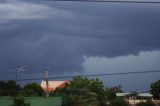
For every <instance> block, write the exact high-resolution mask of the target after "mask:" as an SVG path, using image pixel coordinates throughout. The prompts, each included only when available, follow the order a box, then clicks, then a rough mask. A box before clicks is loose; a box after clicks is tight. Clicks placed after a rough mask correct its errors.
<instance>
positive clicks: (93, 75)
mask: <svg viewBox="0 0 160 106" xmlns="http://www.w3.org/2000/svg"><path fill="white" fill-rule="evenodd" d="M159 72H160V70H152V71H134V72H121V73H108V74H88V75H83V74H82V75H73V76H60V77H49V78H48V79H50V80H52V79H64V78H73V77H76V76H82V77H101V76H116V75H127V74H145V73H159ZM29 80H44V78H30V79H18V80H17V81H29Z"/></svg>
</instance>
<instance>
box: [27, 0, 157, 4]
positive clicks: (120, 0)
mask: <svg viewBox="0 0 160 106" xmlns="http://www.w3.org/2000/svg"><path fill="white" fill-rule="evenodd" d="M30 1H52V2H53V1H58V2H64V1H66V2H67V1H68V2H106V3H107V2H108V3H140V4H160V1H141V0H140V1H137V0H130V1H128V0H30Z"/></svg>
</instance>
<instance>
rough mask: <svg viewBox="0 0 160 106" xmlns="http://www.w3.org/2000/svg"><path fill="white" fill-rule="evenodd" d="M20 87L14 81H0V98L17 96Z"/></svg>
mask: <svg viewBox="0 0 160 106" xmlns="http://www.w3.org/2000/svg"><path fill="white" fill-rule="evenodd" d="M20 90H21V87H20V85H18V84H17V83H16V82H15V81H13V80H9V81H7V82H5V81H0V96H17V95H18V93H19V92H20Z"/></svg>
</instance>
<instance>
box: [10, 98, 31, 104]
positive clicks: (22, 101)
mask: <svg viewBox="0 0 160 106" xmlns="http://www.w3.org/2000/svg"><path fill="white" fill-rule="evenodd" d="M10 106H30V103H26V102H25V99H24V98H23V97H16V98H14V99H13V104H12V105H10Z"/></svg>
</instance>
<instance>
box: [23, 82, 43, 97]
mask: <svg viewBox="0 0 160 106" xmlns="http://www.w3.org/2000/svg"><path fill="white" fill-rule="evenodd" d="M42 94H43V90H42V88H41V86H40V85H39V84H37V83H29V84H27V85H25V86H24V88H23V90H22V92H21V95H23V96H42Z"/></svg>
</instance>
